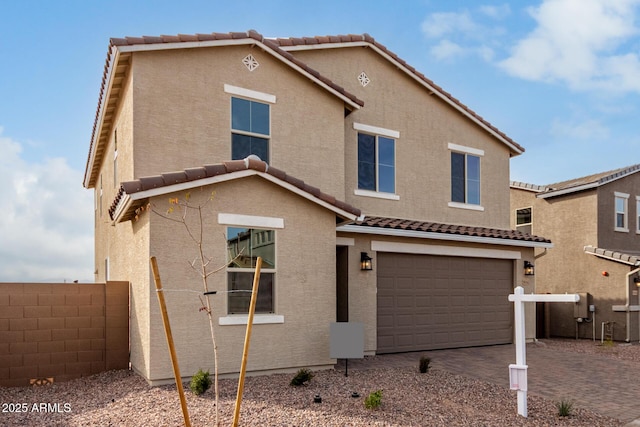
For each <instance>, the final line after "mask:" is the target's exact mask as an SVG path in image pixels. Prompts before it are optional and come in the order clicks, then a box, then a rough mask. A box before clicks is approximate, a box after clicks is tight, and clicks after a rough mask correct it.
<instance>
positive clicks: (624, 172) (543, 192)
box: [510, 164, 640, 198]
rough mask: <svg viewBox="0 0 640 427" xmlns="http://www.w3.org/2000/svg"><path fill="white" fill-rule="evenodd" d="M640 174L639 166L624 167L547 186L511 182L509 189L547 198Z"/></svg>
mask: <svg viewBox="0 0 640 427" xmlns="http://www.w3.org/2000/svg"><path fill="white" fill-rule="evenodd" d="M636 172H640V164H635V165H631V166H626V167H623V168H618V169H614V170H610V171H606V172H600V173H596V174H592V175H588V176H583V177H580V178H574V179H569V180H566V181H560V182H556V183H553V184H548V185H535V184H527V183H524V182H517V181H511V183H510V186H511V188H519V189H522V190H529V191H533V192H536V193H539V194H538V195H537V197H541V198H547V197H554V196H560V195H563V194H569V193H574V192H577V191H583V190H588V189H591V188H596V187H599V186H601V185H604V184H607V183H609V182H612V181H615V180H617V179H620V178H624V177H625V176H628V175H631V174H634V173H636Z"/></svg>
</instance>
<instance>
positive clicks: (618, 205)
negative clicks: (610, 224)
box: [614, 191, 629, 232]
mask: <svg viewBox="0 0 640 427" xmlns="http://www.w3.org/2000/svg"><path fill="white" fill-rule="evenodd" d="M614 195H615V203H614V204H615V215H616V222H615V228H614V230H615V231H624V232H628V231H629V195H628V194H625V193H618V192H617V191H616V192H615V193H614Z"/></svg>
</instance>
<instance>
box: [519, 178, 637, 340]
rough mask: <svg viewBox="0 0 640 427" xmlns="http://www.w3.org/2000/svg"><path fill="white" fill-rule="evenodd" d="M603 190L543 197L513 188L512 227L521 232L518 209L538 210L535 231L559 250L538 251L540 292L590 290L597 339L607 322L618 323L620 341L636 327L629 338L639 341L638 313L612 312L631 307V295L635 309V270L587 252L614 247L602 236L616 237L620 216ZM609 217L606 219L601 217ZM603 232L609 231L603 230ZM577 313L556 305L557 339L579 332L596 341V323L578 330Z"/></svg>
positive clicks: (552, 321)
mask: <svg viewBox="0 0 640 427" xmlns="http://www.w3.org/2000/svg"><path fill="white" fill-rule="evenodd" d="M629 190H631V189H629ZM602 191H604V192H605V193H606V194H608V193H611V194H610V195H611V198H612V197H613V190H611V189H606V186H605V187H604V189H603V190H602ZM602 191H601V190H591V191H583V192H579V193H575V194H570V195H566V196H561V197H554V198H548V199H540V198H536V197H535V194H536V193H534V192H530V191H525V190H519V189H511V211H512V214H511V221H512V227H514V228H515V211H516V209H520V208H525V207H532V208H533V210H532V215H533V217H532V218H533V220H532V221H533V223H532V233H533V234H536V235H540V236H544V237H546V238H549V239H551V241H552V242H553V245H554V247H553V248H551V249H548V250H537V251H536V259H535V261H534V264H535V266H536V283H537V288H538V292H541V293H562V294H564V293H581V292H588V293H590V294H591V295H592V296H593V305H595V309H596V312H595V326H596V327H595V337H596V339H600V338H601V326H602V322H615V326H614V331H615V339H616V340H624V339H626V337H627V325H628V327H629V328H630V329H629V334H630V335H631V336H632V337H634V338H637V330H638V315H637V314H636V313H632V314H631V315H630V317H629V318H627V315H626V313H620V312H614V311H613V309H612V307H613V306H614V305H624V304H626V303H627V295H629V297H630V304H631V305H633V304H638V303H639V301H638V290H637V288H635V289H634V285H633V283H629V282H628V280H627V278H626V274H627V273H628V272H629V271H631V269H632V267H631V266H629V265H626V264H622V263H619V262H615V261H610V260H605V259H602V258H598V257H596V256H594V255H590V254H587V253H585V251H584V247H585V246H587V245H591V246H595V247H605V248H607V249H609V247H608V246H606V245H607V243H606V242H607V240H608V241H609V243H611V241H612V240H613V239H611V238H609V237H605V238H604V239H603V238H602V236H603V235H609V236H610V235H611V234H613V231H612V230H613V212H614V210H613V200H610V201H606V202H604V203H603V202H602V201H601V200H600V199H601V197H599V195H601V194H602ZM615 191H619V190H615ZM631 194H632V197H634V196H633V193H631ZM634 201H635V198H634ZM630 204H631V203H630ZM602 206H605V207H604V208H603V207H602ZM603 216H604V217H606V221H601V220H598V219H597V218H599V217H603ZM603 222H606V224H603ZM601 229H604V230H605V231H600V230H601ZM603 240H604V241H605V242H604V243H603ZM603 244H604V245H605V246H603ZM605 272H606V274H603V273H605ZM573 314H574V313H573V305H571V304H552V305H551V311H550V320H549V326H550V333H551V335H552V336H565V337H575V336H576V332H577V335H578V336H579V337H580V338H593V336H594V330H593V323H591V321H588V322H583V323H579V324H578V325H577V331H576V322H575V321H574V316H573Z"/></svg>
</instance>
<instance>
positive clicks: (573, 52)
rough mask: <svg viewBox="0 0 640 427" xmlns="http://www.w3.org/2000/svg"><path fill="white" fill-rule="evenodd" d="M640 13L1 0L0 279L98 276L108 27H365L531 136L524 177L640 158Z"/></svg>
mask: <svg viewBox="0 0 640 427" xmlns="http://www.w3.org/2000/svg"><path fill="white" fill-rule="evenodd" d="M639 16H640V0H616V1H615V2H612V1H609V0H535V1H533V0H531V1H491V0H488V1H482V0H473V1H471V0H469V1H464V0H449V1H442V0H440V1H435V0H403V1H395V0H393V1H383V0H381V1H371V0H369V1H334V0H325V1H322V2H302V1H286V0H280V1H277V0H275V1H271V2H264V1H242V0H237V1H234V2H229V1H217V0H208V1H189V0H184V1H181V2H176V1H163V0H160V1H149V2H135V1H131V0H129V1H120V0H115V1H84V0H78V1H65V0H60V1H56V2H54V1H30V0H21V1H13V2H3V3H2V8H1V13H0V183H2V184H0V198H1V199H2V200H3V202H4V209H3V221H2V222H1V223H0V242H1V244H0V281H11V280H20V281H25V280H47V281H63V280H74V279H80V280H83V281H91V280H93V235H92V230H93V207H92V206H93V196H92V192H91V191H89V190H84V189H83V188H82V176H83V173H84V167H85V164H86V159H87V151H88V147H89V139H90V137H91V130H92V127H93V122H94V118H95V113H96V107H97V100H98V91H99V89H100V82H101V78H102V73H103V69H104V63H105V58H106V52H107V46H108V43H109V38H110V37H124V36H142V35H161V34H179V33H184V34H194V33H210V32H229V31H246V30H249V29H255V30H257V31H258V32H259V33H261V34H263V35H264V36H267V37H272V36H273V37H292V36H315V35H327V34H345V33H356V34H362V33H369V34H370V35H372V36H373V37H374V38H375V39H376V40H377V41H378V42H380V43H382V44H384V45H385V46H387V48H389V49H390V50H391V51H393V52H395V53H396V54H397V55H399V56H400V57H401V58H403V59H404V60H406V61H407V62H408V63H409V64H411V65H412V66H414V67H415V68H416V69H418V70H419V71H421V72H422V73H424V74H425V75H426V76H427V77H428V78H430V79H432V80H433V81H434V82H435V83H436V84H438V85H440V86H441V87H442V88H443V89H445V90H446V91H448V92H450V93H451V94H452V95H453V96H455V97H456V98H458V99H459V100H460V101H461V102H463V103H464V104H466V105H467V106H469V107H470V108H471V109H473V110H474V111H475V112H477V113H478V114H479V115H481V116H483V117H484V118H485V119H487V120H488V121H489V122H491V123H492V124H494V125H495V126H497V127H498V128H499V129H500V130H502V131H503V132H505V133H506V134H507V135H509V136H510V137H511V138H512V139H514V140H515V141H517V142H518V143H519V144H520V145H522V146H524V147H525V149H526V150H527V151H526V152H525V153H524V154H523V155H521V156H519V157H517V158H515V159H513V160H512V162H511V177H512V179H513V180H518V181H525V182H531V183H535V184H548V183H552V182H557V181H561V180H565V179H570V178H576V177H580V176H584V175H589V174H592V173H596V172H602V171H607V170H610V169H615V168H618V167H622V166H627V165H631V164H635V163H640V158H639V157H640V156H638V155H637V154H636V153H638V152H639V151H640V132H638V130H639V129H640V126H639V125H638V123H639V122H640V121H639V120H638V116H639V112H640V111H639V110H640V35H639V32H640V21H639ZM63 248H64V249H63Z"/></svg>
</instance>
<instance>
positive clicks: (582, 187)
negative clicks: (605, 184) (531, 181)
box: [536, 181, 611, 199]
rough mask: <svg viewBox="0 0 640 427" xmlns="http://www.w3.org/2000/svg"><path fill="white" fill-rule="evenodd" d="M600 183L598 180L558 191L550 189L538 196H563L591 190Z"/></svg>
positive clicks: (544, 197)
mask: <svg viewBox="0 0 640 427" xmlns="http://www.w3.org/2000/svg"><path fill="white" fill-rule="evenodd" d="M609 182H611V181H609ZM599 185H600V184H599V183H597V182H592V183H589V184H583V185H578V186H576V187H570V188H565V189H562V190H557V191H549V192H546V193H541V194H537V195H536V197H537V198H539V199H548V198H550V197H556V196H562V195H564V194H570V193H577V192H578V191H584V190H591V189H592V188H596V187H598V186H599Z"/></svg>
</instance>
